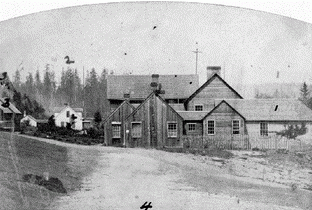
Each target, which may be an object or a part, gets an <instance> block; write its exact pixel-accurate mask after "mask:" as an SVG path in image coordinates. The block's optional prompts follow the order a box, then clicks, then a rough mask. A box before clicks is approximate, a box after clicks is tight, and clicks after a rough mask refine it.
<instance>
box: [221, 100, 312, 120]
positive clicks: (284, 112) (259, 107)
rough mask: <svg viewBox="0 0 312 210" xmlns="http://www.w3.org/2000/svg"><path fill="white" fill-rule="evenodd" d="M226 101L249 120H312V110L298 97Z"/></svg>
mask: <svg viewBox="0 0 312 210" xmlns="http://www.w3.org/2000/svg"><path fill="white" fill-rule="evenodd" d="M216 102H217V100H216ZM226 102H228V104H230V105H231V106H232V107H233V108H234V109H236V110H237V111H238V112H239V113H241V114H242V115H243V116H244V117H245V119H246V120H247V121H312V110H311V109H310V108H308V107H307V106H306V105H304V104H303V103H302V102H301V101H299V100H297V99H226Z"/></svg>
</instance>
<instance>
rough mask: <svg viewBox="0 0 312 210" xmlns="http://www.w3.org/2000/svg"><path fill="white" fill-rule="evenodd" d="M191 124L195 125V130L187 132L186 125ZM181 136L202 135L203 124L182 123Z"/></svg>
mask: <svg viewBox="0 0 312 210" xmlns="http://www.w3.org/2000/svg"><path fill="white" fill-rule="evenodd" d="M189 123H192V124H195V130H194V131H189V130H188V124H189ZM183 135H188V136H190V135H196V136H199V135H203V122H202V121H201V122H198V121H194V122H193V121H184V123H183Z"/></svg>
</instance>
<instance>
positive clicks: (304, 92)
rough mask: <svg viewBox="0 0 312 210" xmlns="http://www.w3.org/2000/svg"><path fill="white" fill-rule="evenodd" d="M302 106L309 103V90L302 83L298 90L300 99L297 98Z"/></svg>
mask: <svg viewBox="0 0 312 210" xmlns="http://www.w3.org/2000/svg"><path fill="white" fill-rule="evenodd" d="M299 99H300V100H301V101H302V102H303V103H304V104H306V105H308V101H309V90H308V85H307V84H306V83H305V82H304V83H303V84H302V87H301V88H300V98H299Z"/></svg>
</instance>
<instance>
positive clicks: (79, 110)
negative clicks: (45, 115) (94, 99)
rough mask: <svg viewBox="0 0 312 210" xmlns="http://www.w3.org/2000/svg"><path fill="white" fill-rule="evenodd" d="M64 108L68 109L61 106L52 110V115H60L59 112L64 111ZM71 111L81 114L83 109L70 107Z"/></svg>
mask: <svg viewBox="0 0 312 210" xmlns="http://www.w3.org/2000/svg"><path fill="white" fill-rule="evenodd" d="M66 107H70V106H61V107H54V108H53V113H60V112H61V111H63V109H65V108H66ZM70 108H71V109H72V110H74V111H75V112H83V108H72V107H70Z"/></svg>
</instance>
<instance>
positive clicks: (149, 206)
mask: <svg viewBox="0 0 312 210" xmlns="http://www.w3.org/2000/svg"><path fill="white" fill-rule="evenodd" d="M151 203H152V202H149V203H148V205H146V204H147V202H145V203H144V204H143V205H142V206H141V207H140V209H145V210H148V209H149V208H152V207H153V206H151Z"/></svg>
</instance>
